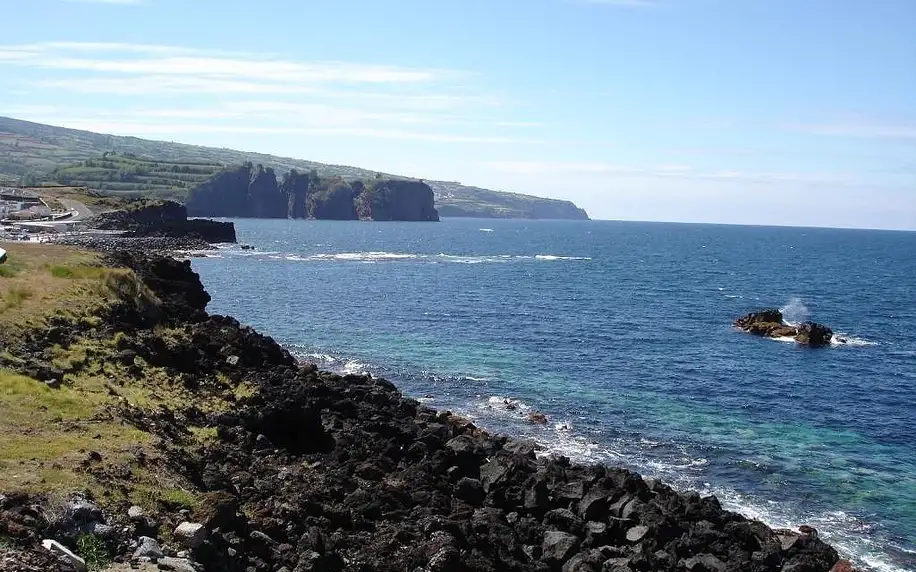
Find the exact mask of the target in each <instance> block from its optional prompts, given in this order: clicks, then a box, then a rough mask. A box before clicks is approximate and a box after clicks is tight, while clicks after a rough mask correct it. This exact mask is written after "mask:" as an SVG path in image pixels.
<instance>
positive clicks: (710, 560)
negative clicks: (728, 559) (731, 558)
mask: <svg viewBox="0 0 916 572" xmlns="http://www.w3.org/2000/svg"><path fill="white" fill-rule="evenodd" d="M684 568H686V569H687V570H690V571H691V572H725V571H726V570H727V569H728V565H726V564H725V562H722V561H721V560H719V559H718V558H717V557H716V556H714V555H712V554H698V555H696V556H693V557H691V558H688V559H687V561H686V562H684Z"/></svg>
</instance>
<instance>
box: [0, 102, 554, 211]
mask: <svg viewBox="0 0 916 572" xmlns="http://www.w3.org/2000/svg"><path fill="white" fill-rule="evenodd" d="M111 151H114V152H117V153H120V154H127V153H129V154H133V155H136V156H137V157H138V158H143V159H147V160H151V161H154V162H158V163H175V164H181V165H184V164H217V165H225V166H228V165H233V164H240V163H244V162H246V161H250V162H252V163H260V164H262V165H264V166H265V167H272V168H274V169H276V170H277V172H278V173H283V172H286V171H289V170H290V169H296V170H299V171H309V170H311V169H316V170H317V171H318V172H319V173H320V174H321V175H322V176H340V177H343V178H345V179H372V178H374V177H375V176H376V174H377V173H376V172H375V171H369V170H366V169H360V168H358V167H348V166H344V165H327V164H324V163H317V162H314V161H305V160H300V159H291V158H289V157H278V156H276V155H266V154H262V153H248V152H244V151H235V150H232V149H219V148H215V147H201V146H196V145H185V144H182V143H172V142H166V141H150V140H146V139H138V138H136V137H119V136H115V135H103V134H98V133H92V132H89V131H79V130H75V129H65V128H62V127H54V126H50V125H42V124H39V123H30V122H26V121H19V120H16V119H10V118H6V117H0V184H2V183H3V182H4V177H5V178H6V181H7V182H9V183H16V182H18V181H20V180H21V177H23V176H30V177H31V176H35V177H38V178H39V179H41V180H44V181H47V180H51V177H50V173H52V172H53V171H54V170H55V169H58V168H60V167H66V166H69V165H74V164H76V163H79V162H82V161H88V160H95V159H98V158H99V157H100V156H101V155H102V154H103V153H106V152H111ZM74 168H75V169H79V168H80V167H79V166H77V167H74ZM77 173H79V171H77ZM382 175H384V176H386V177H396V175H391V174H387V173H382ZM90 179H92V177H90V176H89V174H88V173H84V174H81V175H80V177H79V178H77V179H76V180H77V181H83V182H86V183H89V182H90ZM427 183H429V185H430V186H431V187H432V188H433V191H435V193H436V204H437V206H446V205H454V206H456V207H459V208H460V209H461V210H464V211H472V212H478V213H480V214H481V215H482V216H524V215H525V213H526V212H530V211H532V210H534V209H535V208H541V209H544V208H546V209H552V208H554V207H556V208H562V205H563V204H566V203H565V201H554V200H551V199H542V198H539V197H531V196H527V195H519V194H514V193H503V192H498V191H490V190H488V189H480V188H476V187H465V186H463V185H461V184H459V183H453V182H444V181H427ZM87 186H89V187H90V188H99V187H98V186H94V185H93V184H88V185H87ZM138 186H139V185H138ZM166 186H169V185H166ZM112 190H121V191H124V190H138V189H134V188H130V187H122V188H118V187H117V186H116V187H114V188H112ZM174 190H175V189H170V190H169V192H172V191H174ZM144 192H150V191H144ZM170 196H175V195H174V193H173V194H171V195H170ZM564 210H565V209H564Z"/></svg>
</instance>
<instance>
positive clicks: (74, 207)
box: [57, 199, 92, 222]
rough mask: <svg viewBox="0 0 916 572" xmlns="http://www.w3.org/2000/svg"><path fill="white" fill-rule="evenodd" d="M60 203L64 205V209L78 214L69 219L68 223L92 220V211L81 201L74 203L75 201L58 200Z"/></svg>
mask: <svg viewBox="0 0 916 572" xmlns="http://www.w3.org/2000/svg"><path fill="white" fill-rule="evenodd" d="M57 200H58V201H60V204H62V205H64V208H66V209H67V210H71V211H74V212H76V214H74V215H73V216H72V217H70V218H68V219H67V222H73V221H80V220H86V219H87V218H92V210H91V209H90V208H89V207H87V206H86V205H84V204H83V203H81V202H79V201H74V200H73V199H57Z"/></svg>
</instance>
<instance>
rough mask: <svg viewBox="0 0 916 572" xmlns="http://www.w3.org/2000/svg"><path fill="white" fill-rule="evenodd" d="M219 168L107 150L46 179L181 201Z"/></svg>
mask: <svg viewBox="0 0 916 572" xmlns="http://www.w3.org/2000/svg"><path fill="white" fill-rule="evenodd" d="M222 170H223V166H222V165H220V164H219V163H191V162H186V161H185V162H173V161H153V160H149V159H144V158H141V157H137V156H136V155H133V154H130V153H127V154H121V153H116V152H110V153H105V154H104V155H102V156H101V157H99V158H95V159H89V160H86V161H80V162H78V163H74V164H72V165H68V166H65V167H58V168H56V169H54V170H53V171H51V173H50V174H49V175H48V176H47V179H49V180H50V182H53V183H56V184H59V185H65V186H73V187H87V188H90V189H94V190H98V191H103V192H106V193H108V194H112V195H123V196H139V195H144V196H146V195H155V196H156V197H161V198H169V199H178V200H184V198H185V196H186V195H187V193H188V192H189V191H190V190H191V189H193V188H194V187H196V186H198V185H200V184H201V183H203V182H205V181H207V180H209V179H210V178H212V177H213V176H214V175H216V174H217V173H219V172H220V171H222ZM42 178H43V179H44V178H45V177H44V176H43V177H42Z"/></svg>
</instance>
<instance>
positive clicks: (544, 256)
mask: <svg viewBox="0 0 916 572" xmlns="http://www.w3.org/2000/svg"><path fill="white" fill-rule="evenodd" d="M535 258H536V259H537V260H591V258H589V257H588V256H556V255H553V254H538V255H536V256H535Z"/></svg>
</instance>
